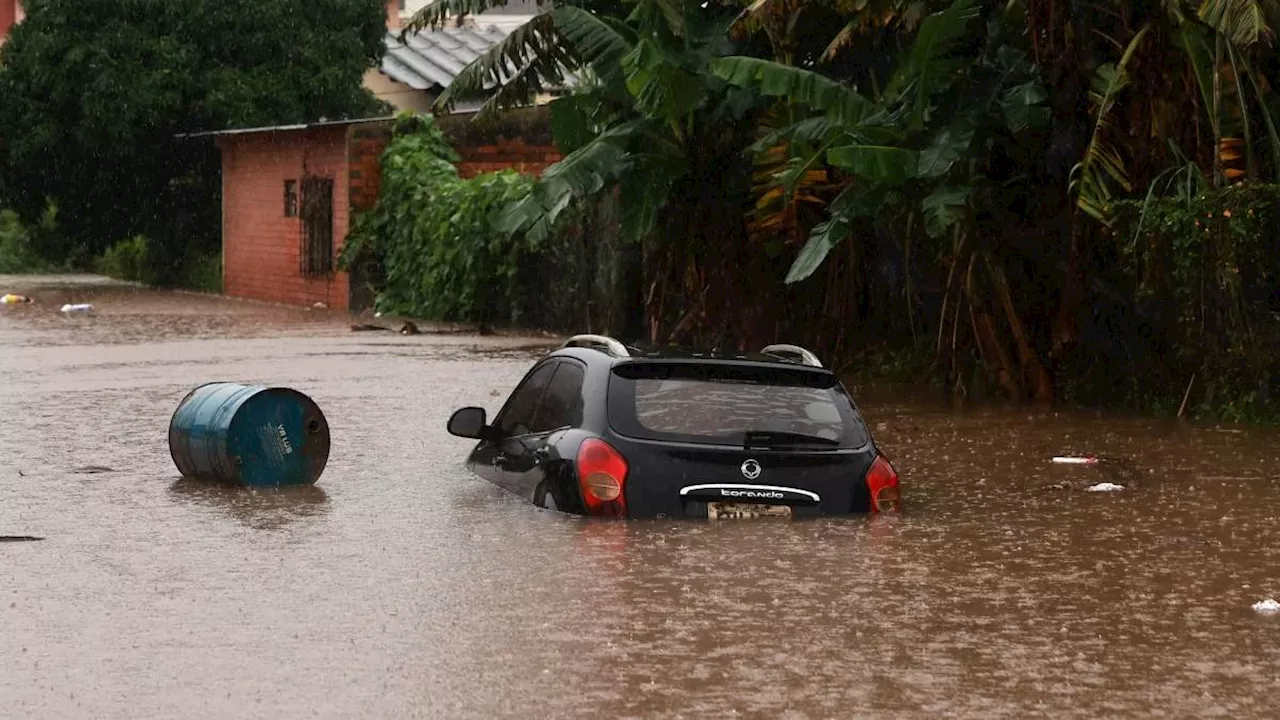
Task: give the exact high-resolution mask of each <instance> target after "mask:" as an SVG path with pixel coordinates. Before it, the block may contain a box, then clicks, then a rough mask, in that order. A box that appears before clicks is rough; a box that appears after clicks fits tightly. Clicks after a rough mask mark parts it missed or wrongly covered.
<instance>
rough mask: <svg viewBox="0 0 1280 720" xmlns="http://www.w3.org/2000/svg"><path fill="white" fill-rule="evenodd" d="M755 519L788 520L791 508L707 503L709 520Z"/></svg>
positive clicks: (786, 506)
mask: <svg viewBox="0 0 1280 720" xmlns="http://www.w3.org/2000/svg"><path fill="white" fill-rule="evenodd" d="M757 517H777V518H789V517H791V506H790V505H755V504H752V503H726V502H709V503H707V518H708V519H710V520H736V519H739V518H757Z"/></svg>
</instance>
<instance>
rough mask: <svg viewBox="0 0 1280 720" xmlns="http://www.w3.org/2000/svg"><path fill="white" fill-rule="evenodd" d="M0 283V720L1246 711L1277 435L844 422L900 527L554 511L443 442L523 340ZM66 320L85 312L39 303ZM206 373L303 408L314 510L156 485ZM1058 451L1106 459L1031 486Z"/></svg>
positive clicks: (520, 358)
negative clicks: (307, 401)
mask: <svg viewBox="0 0 1280 720" xmlns="http://www.w3.org/2000/svg"><path fill="white" fill-rule="evenodd" d="M3 280H4V281H5V282H7V283H9V284H8V285H5V286H0V293H3V292H10V291H13V292H22V291H29V293H30V294H33V295H34V296H35V297H36V298H37V300H38V302H37V303H36V304H34V305H30V306H4V307H0V372H3V380H2V381H0V535H34V536H40V537H43V538H44V540H43V541H39V542H8V543H0V638H2V639H3V642H2V643H0V708H3V709H4V711H3V716H4V717H12V718H71V717H86V718H87V717H92V718H107V717H111V718H115V717H120V718H125V717H127V718H152V717H156V718H159V717H168V718H173V717H182V718H228V717H236V718H249V717H254V718H258V717H261V718H268V717H269V718H303V717H307V718H310V717H320V718H357V717H359V718H405V717H424V718H426V717H430V718H436V717H449V718H461V717H468V718H470V717H645V718H655V717H656V718H678V717H685V718H692V717H726V716H738V717H779V718H829V717H841V718H843V717H854V716H857V717H892V718H897V717H973V718H992V717H1017V718H1023V717H1040V716H1044V717H1147V716H1160V717H1165V716H1172V717H1230V718H1241V717H1272V716H1274V713H1275V708H1276V707H1277V706H1278V705H1280V614H1264V613H1259V612H1256V611H1255V610H1253V609H1252V607H1251V606H1252V605H1253V604H1254V603H1256V602H1258V601H1261V600H1265V599H1267V598H1272V597H1274V598H1276V599H1280V483H1278V482H1277V478H1280V433H1276V432H1270V431H1267V432H1264V431H1247V432H1246V431H1242V430H1239V429H1236V428H1217V427H1199V428H1190V427H1186V426H1179V425H1175V424H1171V423H1169V422H1161V421H1149V420H1133V419H1123V418H1122V419H1115V418H1104V417H1100V416H1097V415H1094V414H1075V415H1072V414H1068V413H1040V412H1036V411H1032V412H1029V411H1027V410H1022V411H1014V410H1004V409H992V410H981V411H976V410H975V411H970V412H966V413H961V414H955V413H951V412H949V411H947V410H945V409H944V408H940V407H937V406H934V405H929V404H925V403H921V402H906V401H900V400H899V401H895V400H893V399H892V398H874V399H865V400H862V401H861V402H860V404H861V408H862V410H863V413H864V415H865V416H866V419H867V422H868V424H869V425H870V427H871V428H872V430H873V431H874V432H875V435H876V438H877V440H878V441H879V442H880V443H881V444H882V445H883V446H884V449H885V451H886V452H887V453H888V454H889V456H890V458H891V459H892V460H893V461H894V463H895V465H896V466H897V468H898V470H899V472H900V473H901V475H902V481H903V488H904V491H903V492H904V502H905V505H906V512H905V513H904V514H903V515H902V516H901V517H876V518H872V519H870V520H868V519H866V518H859V517H855V518H849V519H831V520H821V521H797V522H771V521H739V522H720V523H715V524H710V523H707V522H704V521H655V522H634V523H629V524H628V523H615V522H600V521H585V520H582V519H579V518H575V517H570V516H564V515H557V514H554V513H550V512H547V511H544V510H539V509H535V508H533V507H532V506H530V505H529V504H527V503H525V502H524V501H523V500H520V499H517V498H514V497H512V496H510V495H507V494H505V493H504V492H502V491H501V490H498V489H497V488H495V487H494V486H492V485H490V484H488V483H486V482H484V481H482V480H479V479H476V478H474V477H473V476H471V475H470V474H469V473H468V472H467V471H466V470H465V469H464V468H463V466H462V460H463V458H464V456H465V454H466V452H467V451H468V449H469V448H470V446H471V443H470V441H467V440H463V439H460V438H455V437H452V436H450V435H448V434H447V433H446V432H445V422H446V420H447V419H448V417H449V414H450V412H452V410H454V409H455V408H457V407H460V406H463V405H469V404H478V405H483V406H485V407H486V408H487V409H488V410H489V412H490V415H491V416H492V414H493V413H495V412H496V411H497V410H498V408H499V407H500V404H501V402H502V401H503V399H504V398H505V397H506V395H507V393H509V392H510V390H511V389H512V387H513V386H514V385H515V383H516V382H517V381H518V380H519V378H520V377H521V376H522V375H523V373H524V372H525V371H526V370H527V369H528V367H529V366H530V365H531V363H532V361H533V359H534V358H535V357H537V356H538V354H540V353H541V352H544V351H545V348H547V347H549V345H548V341H547V340H545V339H537V338H511V337H483V338H481V337H475V336H470V335H463V334H455V333H445V334H423V335H419V336H408V337H406V336H400V335H397V334H393V333H378V332H372V333H370V332H361V333H355V332H351V331H350V329H349V323H350V320H349V319H347V318H346V317H345V316H339V315H336V314H333V313H329V312H327V311H324V310H319V309H317V310H307V309H295V308H280V307H273V306H268V305H259V304H255V303H247V302H239V301H234V300H222V299H216V298H208V297H202V296H194V295H181V294H165V293H156V292H150V291H138V290H132V289H127V288H115V287H96V288H95V287H78V288H76V289H74V290H64V289H60V288H58V287H56V286H55V285H53V284H47V285H43V286H39V285H34V284H31V283H30V282H29V281H27V279H23V282H25V283H27V284H26V285H22V286H17V285H15V284H14V283H15V282H17V281H16V280H15V279H13V278H5V279H3ZM81 301H87V302H92V303H94V304H95V305H96V306H97V314H96V315H95V316H93V317H85V318H64V317H62V316H60V315H59V314H58V312H57V308H58V307H60V306H61V305H62V303H64V302H81ZM780 340H781V341H785V338H783V339H780ZM539 344H541V346H542V347H543V348H544V349H542V350H539V349H536V347H535V346H537V345H539ZM219 380H225V381H234V382H245V383H260V384H271V385H284V386H288V387H292V388H295V389H297V390H300V391H302V392H304V393H306V394H307V395H309V396H310V397H311V398H313V399H314V400H315V401H316V402H317V403H318V404H319V405H320V407H321V408H322V409H323V410H324V413H325V415H326V417H327V419H328V422H329V425H330V428H331V432H332V438H333V446H332V453H331V455H330V459H329V464H328V467H327V469H326V470H325V472H324V474H323V475H322V476H321V478H320V480H319V482H318V483H317V485H316V486H315V487H313V488H308V489H307V490H305V491H300V492H285V493H249V492H241V491H234V490H228V489H219V488H213V487H209V486H205V485H200V484H196V483H190V482H185V481H179V480H178V476H177V471H176V469H175V467H174V464H173V461H172V460H171V459H170V455H169V450H168V445H167V430H168V423H169V418H170V416H171V414H172V413H173V411H174V409H175V408H176V407H177V404H178V403H179V402H180V401H181V400H182V398H183V396H184V395H185V394H186V393H187V392H188V391H189V390H191V389H192V388H193V387H195V386H196V385H199V384H202V383H204V382H209V381H219ZM1085 453H1087V454H1098V455H1101V456H1104V457H1106V458H1110V459H1114V460H1113V461H1111V462H1109V463H1104V464H1103V465H1101V466H1099V467H1072V466H1062V465H1054V464H1052V463H1050V462H1049V458H1050V457H1052V456H1054V455H1063V454H1085ZM86 466H103V467H105V468H109V469H111V470H112V472H78V471H77V470H78V469H82V468H84V467H86ZM1102 481H1109V482H1114V483H1118V484H1120V485H1123V486H1124V490H1122V491H1119V492H1086V491H1085V489H1086V488H1087V487H1089V486H1090V485H1093V484H1095V483H1098V482H1102Z"/></svg>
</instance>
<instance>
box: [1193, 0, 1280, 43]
mask: <svg viewBox="0 0 1280 720" xmlns="http://www.w3.org/2000/svg"><path fill="white" fill-rule="evenodd" d="M1265 4H1270V5H1271V6H1272V8H1273V9H1274V7H1275V4H1276V3H1275V2H1274V0H1272V1H1271V2H1269V3H1265ZM1263 5H1264V3H1263V2H1259V0H1204V2H1202V3H1201V4H1200V9H1199V11H1198V12H1197V15H1198V16H1199V18H1200V21H1201V22H1203V23H1204V24H1206V25H1208V26H1209V27H1211V28H1213V29H1214V30H1217V31H1218V32H1220V33H1222V34H1223V35H1224V36H1226V38H1227V39H1228V40H1230V41H1231V44H1232V45H1234V46H1235V47H1237V48H1239V49H1241V50H1249V49H1250V48H1252V47H1253V46H1254V45H1255V44H1256V43H1257V42H1258V40H1259V39H1261V38H1262V37H1264V36H1269V35H1271V28H1270V27H1269V26H1268V25H1267V18H1266V13H1265V11H1264V9H1263Z"/></svg>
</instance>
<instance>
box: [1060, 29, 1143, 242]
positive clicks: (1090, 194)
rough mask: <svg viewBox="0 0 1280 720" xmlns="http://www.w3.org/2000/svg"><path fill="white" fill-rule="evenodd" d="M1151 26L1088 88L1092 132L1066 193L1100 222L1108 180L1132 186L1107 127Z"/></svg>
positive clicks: (1105, 213)
mask: <svg viewBox="0 0 1280 720" xmlns="http://www.w3.org/2000/svg"><path fill="white" fill-rule="evenodd" d="M1150 27H1151V26H1150V25H1143V26H1142V29H1141V30H1139V31H1138V33H1137V34H1136V35H1134V36H1133V39H1132V40H1130V41H1129V45H1128V47H1127V48H1125V52H1124V55H1122V56H1121V57H1120V61H1119V62H1117V63H1115V64H1111V63H1108V64H1106V65H1103V66H1101V67H1099V68H1098V69H1097V71H1096V72H1095V73H1094V77H1093V81H1092V83H1091V86H1090V89H1089V99H1090V101H1091V102H1092V104H1093V106H1094V108H1095V112H1096V117H1095V119H1094V126H1093V133H1092V135H1091V136H1090V138H1089V145H1088V147H1086V148H1085V152H1084V158H1083V159H1082V160H1081V161H1080V162H1079V163H1077V164H1076V166H1075V167H1073V168H1072V169H1071V176H1072V179H1071V183H1070V185H1069V187H1068V192H1075V193H1076V205H1077V206H1078V207H1079V208H1080V209H1081V210H1083V211H1084V212H1086V213H1088V214H1089V215H1090V216H1091V217H1093V218H1095V219H1097V220H1100V221H1102V222H1103V223H1107V222H1109V217H1108V215H1109V207H1108V206H1109V204H1110V202H1111V190H1110V187H1109V185H1110V183H1111V182H1115V183H1117V184H1119V185H1120V186H1121V187H1123V188H1124V189H1125V190H1132V189H1133V186H1132V185H1131V184H1130V182H1129V178H1128V174H1127V173H1126V172H1125V167H1124V160H1123V159H1122V158H1121V157H1120V154H1119V152H1118V151H1117V150H1115V148H1113V147H1112V146H1111V145H1110V144H1109V143H1108V141H1107V138H1106V130H1107V128H1108V127H1110V124H1111V123H1110V114H1111V108H1112V107H1113V106H1114V105H1115V101H1116V97H1117V96H1118V95H1119V94H1120V92H1121V91H1122V90H1124V89H1125V87H1127V86H1128V84H1129V77H1128V74H1127V72H1126V68H1127V66H1128V64H1129V60H1130V59H1131V58H1132V57H1133V53H1134V51H1136V50H1137V48H1138V45H1139V44H1140V43H1141V42H1142V39H1143V38H1144V37H1145V36H1146V34H1147V32H1148V30H1150Z"/></svg>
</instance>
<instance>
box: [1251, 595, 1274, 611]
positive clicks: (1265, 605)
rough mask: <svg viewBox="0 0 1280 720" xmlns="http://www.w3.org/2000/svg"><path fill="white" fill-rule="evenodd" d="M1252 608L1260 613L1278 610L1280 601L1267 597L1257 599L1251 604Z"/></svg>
mask: <svg viewBox="0 0 1280 720" xmlns="http://www.w3.org/2000/svg"><path fill="white" fill-rule="evenodd" d="M1253 609H1254V610H1255V611H1256V612H1260V613H1274V612H1280V602H1276V601H1275V600H1274V599H1272V598H1267V599H1266V600H1259V601H1258V602H1256V603H1254V604H1253Z"/></svg>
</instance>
